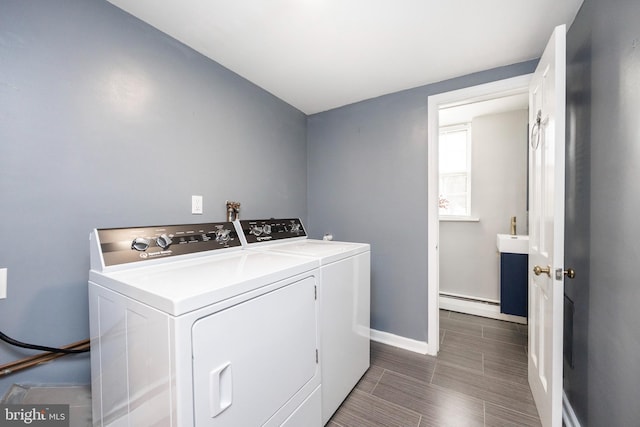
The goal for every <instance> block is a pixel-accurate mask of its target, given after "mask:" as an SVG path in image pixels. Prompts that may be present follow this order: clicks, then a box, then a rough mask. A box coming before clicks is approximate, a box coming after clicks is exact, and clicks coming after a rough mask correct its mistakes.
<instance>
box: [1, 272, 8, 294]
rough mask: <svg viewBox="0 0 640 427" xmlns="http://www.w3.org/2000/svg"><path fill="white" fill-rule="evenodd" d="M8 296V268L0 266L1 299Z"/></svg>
mask: <svg viewBox="0 0 640 427" xmlns="http://www.w3.org/2000/svg"><path fill="white" fill-rule="evenodd" d="M6 297H7V269H6V268H0V299H5V298H6Z"/></svg>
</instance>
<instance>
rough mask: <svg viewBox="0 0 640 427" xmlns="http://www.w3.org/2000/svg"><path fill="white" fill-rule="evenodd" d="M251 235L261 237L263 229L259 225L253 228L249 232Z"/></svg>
mask: <svg viewBox="0 0 640 427" xmlns="http://www.w3.org/2000/svg"><path fill="white" fill-rule="evenodd" d="M249 234H253V235H254V236H259V235H261V234H262V227H260V226H259V225H253V226H251V229H250V230H249Z"/></svg>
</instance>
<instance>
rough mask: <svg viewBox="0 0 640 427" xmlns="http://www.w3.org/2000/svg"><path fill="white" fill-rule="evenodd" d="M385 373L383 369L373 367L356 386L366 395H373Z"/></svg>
mask: <svg viewBox="0 0 640 427" xmlns="http://www.w3.org/2000/svg"><path fill="white" fill-rule="evenodd" d="M383 372H384V369H382V368H381V367H379V366H373V365H371V366H370V367H369V369H368V370H367V372H365V373H364V375H363V376H362V378H360V381H359V382H358V384H357V385H356V389H358V390H360V391H362V392H364V393H371V392H372V391H373V388H374V387H375V386H376V384H378V381H379V380H380V377H381V376H382V373H383Z"/></svg>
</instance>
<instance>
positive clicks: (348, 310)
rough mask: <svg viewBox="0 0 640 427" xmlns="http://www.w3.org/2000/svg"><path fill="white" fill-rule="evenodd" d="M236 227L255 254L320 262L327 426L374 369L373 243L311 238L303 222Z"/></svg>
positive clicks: (324, 416) (263, 222)
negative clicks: (371, 349) (371, 352)
mask: <svg viewBox="0 0 640 427" xmlns="http://www.w3.org/2000/svg"><path fill="white" fill-rule="evenodd" d="M234 224H235V226H236V230H237V232H238V235H239V236H240V238H241V239H242V240H243V244H244V245H245V246H246V247H247V248H249V249H250V250H251V249H254V250H257V251H268V252H270V253H277V254H288V255H298V256H304V257H309V258H310V259H315V260H318V262H319V263H320V336H321V339H320V366H321V370H322V423H323V424H326V423H327V421H329V419H330V418H331V416H332V415H333V413H334V412H335V411H336V409H338V407H339V406H340V404H341V403H342V401H343V400H344V399H345V398H346V397H347V395H348V394H349V392H350V391H351V390H352V389H353V387H354V386H355V385H356V384H357V383H358V381H359V380H360V378H361V377H362V375H363V374H364V373H365V372H366V371H367V369H368V368H369V359H370V357H369V339H370V286H371V251H370V245H369V244H366V243H351V242H337V241H325V240H314V239H308V238H307V233H306V231H305V229H304V226H303V225H302V222H301V221H300V219H298V218H287V219H268V220H242V221H235V222H234Z"/></svg>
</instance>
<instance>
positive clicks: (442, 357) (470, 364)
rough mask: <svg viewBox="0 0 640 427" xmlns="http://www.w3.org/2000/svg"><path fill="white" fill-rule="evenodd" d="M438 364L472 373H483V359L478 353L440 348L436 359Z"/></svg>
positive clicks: (460, 349)
mask: <svg viewBox="0 0 640 427" xmlns="http://www.w3.org/2000/svg"><path fill="white" fill-rule="evenodd" d="M437 361H438V363H447V364H449V365H454V366H458V367H461V368H465V369H471V370H473V371H478V372H479V373H482V372H483V357H482V353H480V352H478V351H473V350H468V349H462V348H455V349H451V348H450V347H444V348H442V347H441V348H440V351H439V352H438V357H437Z"/></svg>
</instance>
